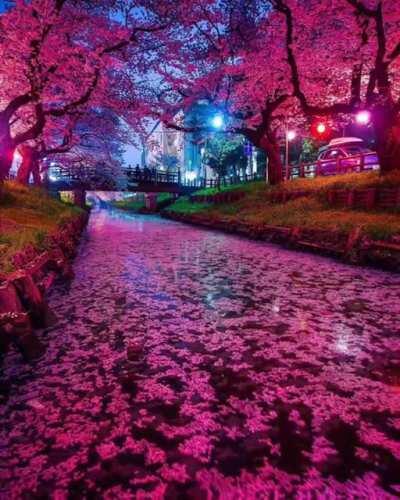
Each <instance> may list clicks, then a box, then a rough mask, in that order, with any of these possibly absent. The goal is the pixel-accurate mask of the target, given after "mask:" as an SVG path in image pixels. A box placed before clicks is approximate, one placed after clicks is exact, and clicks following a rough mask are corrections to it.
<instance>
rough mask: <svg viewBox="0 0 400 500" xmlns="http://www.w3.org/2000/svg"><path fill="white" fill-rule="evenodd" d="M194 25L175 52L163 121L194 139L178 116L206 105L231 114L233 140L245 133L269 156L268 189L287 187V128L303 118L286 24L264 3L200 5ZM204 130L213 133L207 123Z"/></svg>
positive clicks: (160, 97)
mask: <svg viewBox="0 0 400 500" xmlns="http://www.w3.org/2000/svg"><path fill="white" fill-rule="evenodd" d="M187 23H188V26H186V31H185V34H184V35H183V36H182V34H180V36H181V38H184V40H185V41H186V42H185V43H183V42H182V44H181V45H178V48H177V51H175V52H174V48H173V47H172V49H170V54H173V56H172V57H170V58H169V60H168V65H167V66H166V67H165V69H164V71H163V72H162V73H161V77H162V82H163V85H162V87H161V89H162V90H161V91H159V93H158V94H157V102H158V103H160V101H161V103H162V104H163V108H162V109H161V110H160V111H159V116H162V117H163V118H162V119H163V120H164V121H165V122H166V123H167V124H168V126H170V127H172V128H178V129H181V130H186V131H191V130H189V129H188V127H185V126H183V125H182V123H177V120H176V116H179V115H178V110H180V109H184V110H186V111H187V110H190V108H191V107H192V106H193V105H194V104H195V103H196V101H197V100H199V99H202V100H204V99H205V100H207V101H208V102H209V103H210V109H212V107H214V108H215V107H217V108H219V109H220V111H221V113H224V115H225V122H226V123H225V125H226V127H225V130H226V132H227V133H241V134H243V135H244V136H245V137H247V138H248V139H249V140H250V141H251V142H252V143H253V144H255V145H256V146H258V147H259V148H261V149H263V150H264V151H265V152H266V155H267V158H268V179H269V182H270V183H272V184H276V183H278V182H280V181H281V180H282V176H283V165H282V159H281V154H280V149H281V147H280V145H281V142H282V133H283V130H284V126H283V125H284V122H285V119H286V116H287V114H288V113H289V112H291V113H292V114H294V113H293V111H294V110H296V111H297V116H300V115H302V113H301V112H299V110H298V109H297V108H298V106H297V107H296V101H295V99H293V98H292V89H291V84H290V81H288V78H287V77H286V75H287V73H288V67H287V63H286V60H285V55H286V54H285V46H284V43H281V41H282V36H281V33H282V30H284V28H285V24H284V21H283V19H281V18H280V17H279V16H278V15H277V14H275V13H274V12H273V11H271V6H269V5H266V4H264V3H263V2H259V1H257V0H254V1H253V0H235V1H229V2H228V1H227V2H215V3H212V2H210V3H208V4H207V5H204V4H203V3H201V2H200V3H199V4H196V3H195V2H194V3H193V4H192V10H191V15H188V16H187ZM271 47H274V50H268V48H271ZM159 88H160V86H158V90H159ZM203 129H204V131H205V132H209V131H211V127H210V125H209V124H207V123H205V124H204V126H203Z"/></svg>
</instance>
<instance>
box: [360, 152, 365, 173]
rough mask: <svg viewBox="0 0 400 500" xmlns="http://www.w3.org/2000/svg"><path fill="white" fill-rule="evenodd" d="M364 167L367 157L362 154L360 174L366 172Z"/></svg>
mask: <svg viewBox="0 0 400 500" xmlns="http://www.w3.org/2000/svg"><path fill="white" fill-rule="evenodd" d="M364 167H365V156H364V154H363V153H361V156H360V172H363V171H364Z"/></svg>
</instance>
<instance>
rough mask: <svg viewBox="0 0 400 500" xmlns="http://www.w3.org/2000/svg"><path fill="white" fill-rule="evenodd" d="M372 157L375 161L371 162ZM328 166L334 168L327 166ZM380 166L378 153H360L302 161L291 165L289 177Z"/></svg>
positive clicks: (311, 175) (341, 172)
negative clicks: (308, 161) (307, 161)
mask: <svg viewBox="0 0 400 500" xmlns="http://www.w3.org/2000/svg"><path fill="white" fill-rule="evenodd" d="M369 158H372V159H373V160H374V161H373V162H369V161H368V159H369ZM327 166H329V167H333V168H329V169H328V168H326V167H327ZM375 168H379V162H378V158H377V154H376V153H374V152H369V153H360V154H358V155H352V156H347V157H345V158H340V157H338V158H332V159H331V160H329V159H327V160H317V161H314V162H311V163H300V164H298V165H290V166H289V177H290V178H291V179H294V178H297V177H317V176H320V175H337V174H344V173H349V172H363V171H364V170H372V169H375ZM285 170H286V169H285Z"/></svg>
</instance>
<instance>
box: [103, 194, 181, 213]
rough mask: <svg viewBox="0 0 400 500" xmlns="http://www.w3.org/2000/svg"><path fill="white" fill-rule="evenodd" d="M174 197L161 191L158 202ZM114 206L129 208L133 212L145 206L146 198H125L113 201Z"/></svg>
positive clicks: (121, 208)
mask: <svg viewBox="0 0 400 500" xmlns="http://www.w3.org/2000/svg"><path fill="white" fill-rule="evenodd" d="M170 198H172V196H171V194H169V193H160V194H159V195H158V196H157V203H162V202H164V201H166V200H169V199H170ZM112 206H113V207H115V208H119V209H120V210H128V211H131V212H138V211H139V210H140V209H142V208H144V207H145V202H144V200H138V199H137V198H136V197H135V196H131V197H128V198H125V199H124V200H119V201H114V202H112Z"/></svg>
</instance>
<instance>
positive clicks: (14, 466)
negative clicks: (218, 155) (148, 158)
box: [0, 210, 400, 499]
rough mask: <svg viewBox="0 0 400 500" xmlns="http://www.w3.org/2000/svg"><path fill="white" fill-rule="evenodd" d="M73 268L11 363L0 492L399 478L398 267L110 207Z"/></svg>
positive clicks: (176, 489) (359, 482) (226, 489)
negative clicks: (46, 319)
mask: <svg viewBox="0 0 400 500" xmlns="http://www.w3.org/2000/svg"><path fill="white" fill-rule="evenodd" d="M74 270H75V275H76V276H75V279H74V280H73V281H72V282H71V283H70V284H69V285H59V286H58V287H56V288H55V289H54V290H53V292H52V294H51V297H50V304H51V307H52V309H53V310H54V311H55V312H56V314H57V316H58V320H59V321H58V323H57V325H56V326H54V327H52V328H50V329H48V330H46V331H43V332H40V337H41V339H42V341H43V342H44V343H45V344H46V347H47V351H46V354H45V355H44V357H43V358H42V359H40V360H39V361H38V362H36V363H35V364H34V365H31V366H29V365H26V364H24V363H23V362H22V360H21V359H20V356H19V354H18V353H16V352H15V353H11V354H10V355H8V356H7V358H6V359H5V361H4V363H3V369H4V373H3V375H2V384H3V386H4V385H6V386H8V390H9V396H8V398H6V399H5V401H4V404H3V405H2V406H1V408H0V422H1V428H0V439H1V441H0V447H1V448H0V498H1V499H9V498H10V499H11V498H12V499H14V498H56V499H63V498H118V499H124V498H225V499H230V498H232V499H238V498H243V499H251V498H265V497H266V496H267V495H268V494H275V495H276V496H275V498H283V497H287V496H290V495H292V494H295V495H296V496H298V497H301V498H315V497H316V495H317V496H320V497H321V496H323V497H325V498H326V497H327V496H328V497H329V498H338V497H341V498H342V497H347V498H348V497H352V498H354V497H357V498H378V497H379V498H392V497H393V498H394V497H395V496H396V495H397V494H400V366H399V359H400V320H399V311H400V276H398V275H397V276H396V275H391V274H389V273H385V272H380V271H376V270H372V269H365V268H357V267H351V266H348V265H344V264H341V263H339V262H335V261H333V260H330V259H326V258H322V257H318V256H314V255H311V254H303V253H298V252H291V251H286V250H284V249H282V248H279V247H278V246H273V245H269V244H265V243H259V242H254V241H249V240H246V239H242V238H240V237H236V236H231V235H225V234H222V233H218V232H213V231H208V230H205V229H199V228H195V227H192V226H189V225H183V224H179V223H175V222H171V221H167V220H163V219H160V218H158V217H151V216H139V215H138V216H136V215H130V214H126V213H123V212H118V211H115V212H112V211H106V210H101V211H97V212H93V213H92V215H91V218H90V222H89V226H88V228H87V231H86V233H85V235H84V237H83V241H82V244H81V247H80V250H79V255H78V257H77V259H76V261H75V264H74ZM329 495H331V496H329Z"/></svg>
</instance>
